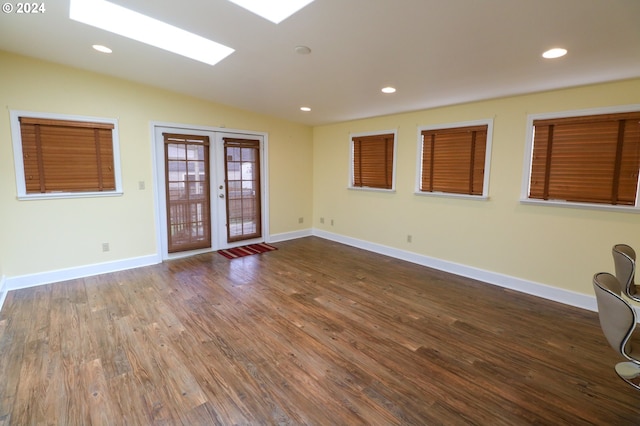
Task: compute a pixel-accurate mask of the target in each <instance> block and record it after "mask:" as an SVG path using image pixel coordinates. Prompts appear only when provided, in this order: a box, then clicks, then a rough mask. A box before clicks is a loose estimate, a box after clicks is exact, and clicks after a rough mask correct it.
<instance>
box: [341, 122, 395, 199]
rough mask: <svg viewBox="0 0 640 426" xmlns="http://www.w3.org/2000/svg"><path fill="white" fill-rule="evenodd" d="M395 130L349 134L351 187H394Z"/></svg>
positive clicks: (390, 188)
mask: <svg viewBox="0 0 640 426" xmlns="http://www.w3.org/2000/svg"><path fill="white" fill-rule="evenodd" d="M395 136H396V134H395V132H394V131H389V132H381V133H375V134H372V133H368V134H359V135H352V136H351V176H352V177H351V184H350V187H351V188H372V189H387V190H393V189H394V169H395Z"/></svg>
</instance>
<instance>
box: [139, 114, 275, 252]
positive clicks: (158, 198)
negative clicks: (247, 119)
mask: <svg viewBox="0 0 640 426" xmlns="http://www.w3.org/2000/svg"><path fill="white" fill-rule="evenodd" d="M150 127H151V146H152V149H151V152H152V166H153V167H152V169H153V182H154V185H153V192H154V194H153V195H154V197H153V199H154V211H155V227H156V252H157V253H159V254H160V256H161V258H162V260H167V259H175V258H179V257H186V256H192V255H195V254H200V253H207V252H211V251H216V250H219V249H220V248H226V247H233V246H234V245H244V244H248V243H247V242H242V241H241V242H239V243H238V244H226V243H221V241H222V238H223V239H224V241H225V242H226V238H227V236H226V234H225V235H224V236H220V235H215V234H214V233H216V234H217V233H218V229H219V226H218V224H219V223H220V213H219V210H220V209H219V208H218V207H219V203H220V201H219V198H218V190H217V185H218V181H217V176H218V171H217V170H216V169H215V168H216V167H217V164H218V158H217V155H218V149H217V145H216V144H217V141H218V138H217V136H218V135H219V134H222V133H224V134H232V135H238V136H257V137H260V138H261V139H262V145H261V147H260V186H261V188H260V190H261V192H262V197H261V204H262V218H261V220H262V240H264V242H267V243H268V242H270V237H269V182H268V179H269V170H268V164H269V161H268V153H269V150H268V144H269V138H268V134H267V133H265V132H255V131H250V130H239V129H228V128H226V127H211V126H198V125H191V124H180V123H169V122H159V121H153V122H151V124H150ZM163 132H171V133H183V134H190V133H191V134H201V135H202V134H205V135H207V136H210V141H211V146H210V150H209V151H210V152H209V156H210V179H211V180H210V185H209V186H210V194H211V197H210V199H211V209H210V212H211V231H212V238H211V248H207V249H199V250H191V251H185V252H178V253H169V252H168V244H167V241H168V236H167V213H166V193H165V169H164V164H165V163H164V137H163V136H162V133H163ZM214 180H215V181H214ZM143 184H144V180H141V181H140V182H139V188H141V187H143V186H144V185H143ZM224 202H225V203H226V199H225V200H224Z"/></svg>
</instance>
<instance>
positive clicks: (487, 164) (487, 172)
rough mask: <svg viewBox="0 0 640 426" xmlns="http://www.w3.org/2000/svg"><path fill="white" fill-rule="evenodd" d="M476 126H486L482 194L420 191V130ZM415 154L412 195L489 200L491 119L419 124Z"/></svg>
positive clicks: (421, 146)
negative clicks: (414, 176)
mask: <svg viewBox="0 0 640 426" xmlns="http://www.w3.org/2000/svg"><path fill="white" fill-rule="evenodd" d="M477 126H487V141H486V146H485V154H484V155H485V156H484V178H483V181H482V195H472V194H458V193H454V192H441V191H439V192H428V191H421V190H420V187H421V185H422V151H423V144H424V142H423V140H422V132H424V131H431V130H445V129H455V128H457V127H477ZM417 140H418V143H417V155H416V181H415V188H414V195H419V196H423V197H447V198H461V199H468V200H482V201H488V200H489V179H490V174H491V149H492V145H493V119H491V118H487V119H480V120H471V121H461V122H455V123H445V124H429V125H425V126H419V127H418V132H417Z"/></svg>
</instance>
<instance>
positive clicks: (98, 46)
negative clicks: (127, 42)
mask: <svg viewBox="0 0 640 426" xmlns="http://www.w3.org/2000/svg"><path fill="white" fill-rule="evenodd" d="M91 47H93V48H94V49H95V50H97V51H98V52H102V53H111V52H113V50H111V49H109V48H108V47H107V46H103V45H101V44H94V45H93V46H91Z"/></svg>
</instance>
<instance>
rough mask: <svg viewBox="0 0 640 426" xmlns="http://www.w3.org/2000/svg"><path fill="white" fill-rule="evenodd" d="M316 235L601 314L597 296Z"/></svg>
mask: <svg viewBox="0 0 640 426" xmlns="http://www.w3.org/2000/svg"><path fill="white" fill-rule="evenodd" d="M313 235H316V236H318V237H321V238H325V239H327V240H331V241H335V242H338V243H342V244H346V245H350V246H353V247H357V248H361V249H364V250H368V251H372V252H374V253H379V254H383V255H386V256H390V257H394V258H396V259H401V260H406V261H408V262H412V263H416V264H418V265H422V266H427V267H429V268H433V269H438V270H440V271H444V272H449V273H452V274H455V275H460V276H463V277H467V278H472V279H476V280H479V281H482V282H486V283H488V284H493V285H497V286H500V287H504V288H509V289H512V290H516V291H519V292H521V293H526V294H531V295H533V296H538V297H542V298H544V299H548V300H553V301H554V302H559V303H563V304H565V305H571V306H575V307H578V308H582V309H587V310H590V311H594V312H597V310H598V306H597V304H596V298H595V296H589V295H586V294H582V293H576V292H573V291H569V290H564V289H561V288H557V287H552V286H549V285H546V284H541V283H536V282H533V281H527V280H523V279H521V278H516V277H512V276H509V275H504V274H499V273H496V272H491V271H485V270H483V269H478V268H474V267H471V266H466V265H462V264H459V263H454V262H449V261H446V260H442V259H437V258H433V257H429V256H424V255H421V254H417V253H413V252H410V251H405V250H400V249H396V248H393V247H388V246H385V245H381V244H375V243H370V242H368V241H364V240H359V239H357V238H351V237H345V236H343V235H338V234H334V233H331V232H326V231H322V230H319V229H314V230H313Z"/></svg>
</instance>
